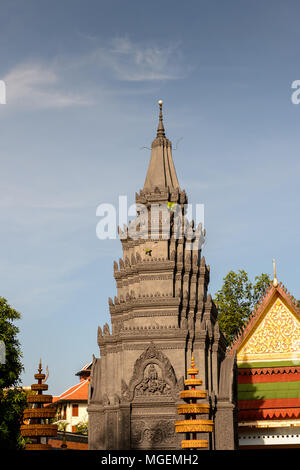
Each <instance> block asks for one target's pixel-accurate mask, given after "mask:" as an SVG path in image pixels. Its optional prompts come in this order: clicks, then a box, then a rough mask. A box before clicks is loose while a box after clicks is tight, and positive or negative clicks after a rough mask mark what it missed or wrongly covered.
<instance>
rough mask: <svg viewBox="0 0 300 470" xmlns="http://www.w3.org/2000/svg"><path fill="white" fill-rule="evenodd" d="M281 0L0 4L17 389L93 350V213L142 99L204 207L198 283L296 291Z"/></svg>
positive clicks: (67, 369) (290, 27)
mask: <svg viewBox="0 0 300 470" xmlns="http://www.w3.org/2000/svg"><path fill="white" fill-rule="evenodd" d="M299 14H300V5H299V2H297V1H291V0H288V1H286V2H281V1H276V0H272V1H271V0H268V1H267V0H265V1H264V2H261V1H256V0H252V1H251V2H249V0H248V1H244V0H239V1H235V0H230V1H227V2H224V1H223V0H218V1H216V0H215V1H214V0H209V1H201V0H197V1H193V0H191V1H188V2H185V3H184V4H183V3H182V2H174V1H169V0H165V1H163V2H162V1H157V0H153V1H152V2H141V1H139V2H137V1H135V0H132V1H131V2H128V1H127V2H125V1H124V0H122V1H115V0H111V1H110V2H103V1H100V0H98V1H94V0H89V1H88V2H84V1H78V0H64V1H60V2H58V1H52V2H49V1H45V0H39V1H37V0H27V1H26V2H24V1H20V0H11V1H10V2H5V3H4V2H2V4H1V19H0V58H1V60H0V79H1V80H4V81H5V83H6V86H7V104H6V105H0V135H1V138H0V159H1V184H0V220H1V230H0V259H1V263H0V286H1V289H0V295H1V296H3V297H5V298H6V299H7V300H8V302H9V303H10V305H12V306H13V307H14V308H15V309H17V310H18V311H20V312H21V314H22V319H21V320H20V321H19V322H18V326H19V328H20V341H21V346H22V350H23V362H24V366H25V373H24V374H23V376H22V382H23V384H24V385H29V384H31V383H32V381H33V374H34V373H35V370H36V368H37V365H38V361H39V359H40V357H41V358H42V360H43V363H44V365H47V364H48V366H49V370H50V377H49V386H50V388H49V391H50V393H52V394H54V395H55V394H59V393H62V392H63V391H64V390H65V389H66V388H68V387H69V386H71V385H73V384H74V383H76V381H77V378H76V377H75V376H74V373H75V372H77V371H78V370H79V369H80V368H81V366H82V365H84V364H85V363H87V362H88V361H89V360H90V359H91V357H92V354H95V355H96V356H99V350H98V346H97V341H96V334H97V326H98V325H101V326H102V325H103V324H104V323H105V322H106V321H109V312H108V304H107V299H108V297H109V296H110V297H113V296H114V295H115V293H116V289H115V282H114V279H113V260H115V259H116V260H117V259H118V258H119V256H120V255H121V247H120V243H119V241H118V240H107V241H100V240H98V239H97V237H96V225H97V222H98V219H97V217H96V208H97V206H98V205H99V204H100V203H102V202H108V203H116V202H117V200H118V196H119V195H128V198H129V201H130V202H133V201H134V195H135V192H136V191H139V190H140V189H141V188H142V186H143V183H144V178H145V175H146V170H147V166H148V161H149V156H150V155H149V153H150V152H149V151H148V150H147V149H142V147H145V146H146V147H150V145H151V141H152V140H153V138H154V136H155V130H156V126H157V116H158V109H157V108H158V106H157V101H158V99H163V101H164V122H165V128H166V133H167V136H168V137H169V138H170V139H171V140H172V141H173V144H174V145H175V144H176V142H177V141H178V139H180V138H182V139H181V140H180V143H179V145H178V148H177V150H176V151H174V152H173V157H174V161H175V165H176V170H177V174H178V178H179V182H180V185H181V187H182V188H184V189H185V190H186V191H187V193H188V195H189V202H191V203H192V204H196V203H203V204H205V226H206V231H207V237H206V243H205V246H204V249H203V254H204V255H205V257H206V260H207V263H208V264H210V266H211V283H210V291H211V293H212V294H214V293H215V292H216V290H218V289H219V288H220V287H221V284H222V279H223V277H224V276H225V275H226V274H227V272H228V271H229V270H231V269H233V270H238V269H244V270H246V271H247V272H248V273H249V275H250V277H251V279H253V278H254V277H255V276H256V275H257V274H260V273H262V272H267V273H269V274H271V273H272V259H273V258H274V257H275V259H276V265H277V274H278V278H279V280H281V281H283V282H284V284H285V285H286V286H287V287H288V289H289V290H290V292H291V293H292V294H293V295H294V296H295V297H296V298H300V288H299V281H298V280H299V277H300V276H299V274H300V267H299V255H298V251H299V232H300V222H299V188H298V186H299V170H300V163H299V141H300V105H294V104H292V102H291V94H292V89H291V84H292V82H293V81H294V80H298V79H300V64H299V52H298V49H299V47H298V45H299V42H300V29H299Z"/></svg>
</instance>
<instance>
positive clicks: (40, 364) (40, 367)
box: [38, 359, 43, 373]
mask: <svg viewBox="0 0 300 470" xmlns="http://www.w3.org/2000/svg"><path fill="white" fill-rule="evenodd" d="M42 370H43V369H42V359H40V363H39V368H38V371H39V373H41V372H42Z"/></svg>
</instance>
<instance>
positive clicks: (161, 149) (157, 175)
mask: <svg viewBox="0 0 300 470" xmlns="http://www.w3.org/2000/svg"><path fill="white" fill-rule="evenodd" d="M158 104H159V108H160V110H159V122H158V128H157V135H156V138H155V139H154V141H153V142H152V151H151V158H150V163H149V166H148V171H147V175H146V179H145V183H144V189H143V190H144V191H145V190H146V191H154V190H155V188H156V187H157V188H158V192H159V191H161V190H166V189H169V190H170V191H175V190H179V191H180V187H179V182H178V178H177V175H176V170H175V166H174V162H173V157H172V144H171V142H170V141H169V140H168V139H167V138H166V135H165V129H164V125H163V116H162V101H161V100H160V101H159V102H158Z"/></svg>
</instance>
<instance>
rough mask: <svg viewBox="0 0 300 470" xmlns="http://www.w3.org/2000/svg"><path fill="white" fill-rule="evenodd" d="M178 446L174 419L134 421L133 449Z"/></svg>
mask: <svg viewBox="0 0 300 470" xmlns="http://www.w3.org/2000/svg"><path fill="white" fill-rule="evenodd" d="M174 446H176V434H175V426H174V420H172V419H157V420H153V419H144V420H142V421H140V420H138V421H137V420H135V421H133V422H132V433H131V448H132V449H161V448H163V447H165V448H172V447H174Z"/></svg>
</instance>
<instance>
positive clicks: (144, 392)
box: [134, 362, 172, 397]
mask: <svg viewBox="0 0 300 470" xmlns="http://www.w3.org/2000/svg"><path fill="white" fill-rule="evenodd" d="M154 396H164V397H166V396H167V397H171V396H172V393H171V387H170V385H169V384H168V383H167V382H166V381H165V380H164V379H163V378H162V371H161V369H160V367H159V366H158V365H157V364H154V363H152V362H151V363H150V364H148V365H147V366H146V367H145V369H144V375H143V379H142V380H141V382H140V383H138V384H137V385H136V386H135V390H134V397H154Z"/></svg>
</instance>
